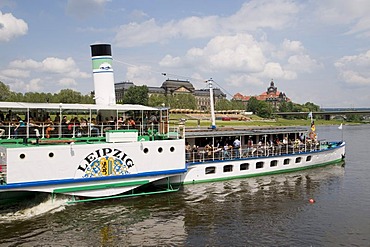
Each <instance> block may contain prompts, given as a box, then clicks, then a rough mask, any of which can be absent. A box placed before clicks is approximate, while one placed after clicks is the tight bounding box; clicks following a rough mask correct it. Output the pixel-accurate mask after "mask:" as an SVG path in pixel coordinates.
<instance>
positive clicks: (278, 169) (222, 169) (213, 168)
mask: <svg viewBox="0 0 370 247" xmlns="http://www.w3.org/2000/svg"><path fill="white" fill-rule="evenodd" d="M344 156H345V143H344V142H343V143H342V144H341V145H340V146H338V147H336V148H332V149H327V150H320V151H313V152H301V153H295V154H286V155H284V154H283V155H277V156H268V157H266V156H260V157H249V158H241V159H233V160H228V159H225V160H210V161H204V162H195V163H188V167H187V168H188V171H187V172H186V173H185V174H184V175H183V176H181V178H180V179H179V178H177V177H176V178H173V179H171V182H172V183H183V184H190V183H202V182H211V181H218V180H227V179H234V178H247V177H255V176H262V175H270V174H278V173H286V172H293V171H299V170H304V169H310V168H314V167H319V166H325V165H330V164H336V163H339V162H341V161H342V160H343V159H344ZM287 160H289V164H284V161H285V163H287V162H288V161H287ZM257 163H258V164H257Z"/></svg>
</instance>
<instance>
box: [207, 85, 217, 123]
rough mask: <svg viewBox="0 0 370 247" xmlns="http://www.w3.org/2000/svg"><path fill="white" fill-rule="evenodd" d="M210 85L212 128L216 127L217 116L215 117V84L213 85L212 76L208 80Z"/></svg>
mask: <svg viewBox="0 0 370 247" xmlns="http://www.w3.org/2000/svg"><path fill="white" fill-rule="evenodd" d="M207 82H208V86H209V98H210V105H211V120H212V125H211V128H212V129H216V117H215V105H214V102H213V86H212V82H213V80H212V78H211V79H209V80H208V81H207Z"/></svg>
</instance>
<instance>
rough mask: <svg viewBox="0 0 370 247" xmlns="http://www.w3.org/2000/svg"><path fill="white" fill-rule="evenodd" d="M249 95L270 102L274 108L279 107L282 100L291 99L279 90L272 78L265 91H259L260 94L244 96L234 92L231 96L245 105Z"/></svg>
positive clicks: (288, 100) (287, 100)
mask: <svg viewBox="0 0 370 247" xmlns="http://www.w3.org/2000/svg"><path fill="white" fill-rule="evenodd" d="M251 97H255V98H256V99H257V100H262V101H266V102H268V103H270V104H271V105H272V106H273V107H274V108H275V109H279V106H280V104H281V103H282V102H290V101H291V100H290V99H289V98H288V97H287V96H286V95H285V93H283V92H280V91H279V90H278V89H277V87H276V86H275V83H274V81H273V80H271V82H270V86H269V87H268V88H267V90H266V92H263V93H261V94H260V95H255V96H246V95H242V94H241V93H236V94H235V95H234V96H233V99H234V100H239V101H242V102H243V103H244V104H245V105H246V104H248V101H249V99H250V98H251Z"/></svg>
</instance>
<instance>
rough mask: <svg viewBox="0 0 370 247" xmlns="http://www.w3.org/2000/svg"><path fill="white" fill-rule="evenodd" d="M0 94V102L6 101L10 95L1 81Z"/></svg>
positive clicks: (7, 88) (7, 87) (10, 92)
mask: <svg viewBox="0 0 370 247" xmlns="http://www.w3.org/2000/svg"><path fill="white" fill-rule="evenodd" d="M0 92H1V93H0V101H8V100H9V98H10V96H11V94H12V91H10V89H9V86H7V85H5V84H4V83H3V82H2V81H0Z"/></svg>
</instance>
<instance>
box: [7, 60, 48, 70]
mask: <svg viewBox="0 0 370 247" xmlns="http://www.w3.org/2000/svg"><path fill="white" fill-rule="evenodd" d="M9 67H11V68H18V69H38V68H41V67H42V64H41V63H39V62H37V61H35V60H33V59H27V60H23V61H22V60H14V61H11V62H10V63H9Z"/></svg>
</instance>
